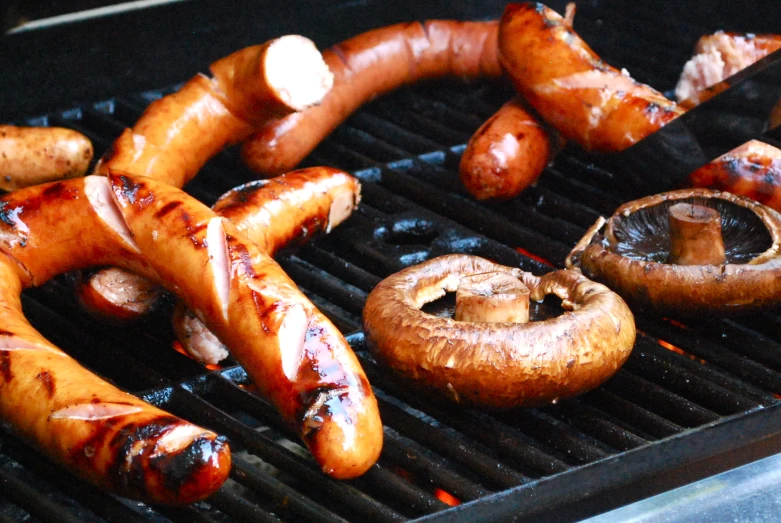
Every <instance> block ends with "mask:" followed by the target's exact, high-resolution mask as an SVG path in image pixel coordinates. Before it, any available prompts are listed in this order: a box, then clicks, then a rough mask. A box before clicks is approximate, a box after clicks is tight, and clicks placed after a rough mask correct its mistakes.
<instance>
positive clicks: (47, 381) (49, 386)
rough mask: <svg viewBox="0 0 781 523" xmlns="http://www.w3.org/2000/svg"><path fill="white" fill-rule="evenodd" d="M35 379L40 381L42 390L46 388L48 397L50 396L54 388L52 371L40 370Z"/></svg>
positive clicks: (52, 394)
mask: <svg viewBox="0 0 781 523" xmlns="http://www.w3.org/2000/svg"><path fill="white" fill-rule="evenodd" d="M35 379H37V380H40V381H41V384H42V385H43V388H44V390H46V394H47V395H48V396H49V398H52V397H53V396H54V389H55V382H54V376H53V375H52V373H51V372H46V371H41V372H39V373H38V375H37V376H36V377H35Z"/></svg>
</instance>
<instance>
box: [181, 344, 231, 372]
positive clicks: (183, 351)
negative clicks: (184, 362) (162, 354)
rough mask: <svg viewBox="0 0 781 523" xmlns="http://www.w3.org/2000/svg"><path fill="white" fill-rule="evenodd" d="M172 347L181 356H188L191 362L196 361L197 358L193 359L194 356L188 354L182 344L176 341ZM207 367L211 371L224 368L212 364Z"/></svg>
mask: <svg viewBox="0 0 781 523" xmlns="http://www.w3.org/2000/svg"><path fill="white" fill-rule="evenodd" d="M171 346H172V347H173V349H174V350H175V351H176V352H178V353H179V354H184V355H185V356H187V357H188V358H190V359H191V360H194V359H195V358H193V357H192V356H191V355H190V354H189V353H188V352H187V351H186V350H184V347H182V344H181V343H179V342H178V341H174V342H173V343H172V344H171ZM205 367H206V368H207V369H209V370H218V369H221V368H222V365H211V364H210V365H205Z"/></svg>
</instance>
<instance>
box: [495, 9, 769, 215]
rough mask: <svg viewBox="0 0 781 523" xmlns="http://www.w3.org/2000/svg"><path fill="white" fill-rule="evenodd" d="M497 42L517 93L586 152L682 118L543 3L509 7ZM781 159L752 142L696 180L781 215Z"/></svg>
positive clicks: (619, 146) (621, 143)
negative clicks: (780, 196)
mask: <svg viewBox="0 0 781 523" xmlns="http://www.w3.org/2000/svg"><path fill="white" fill-rule="evenodd" d="M498 39H499V57H500V60H501V62H502V65H503V66H504V67H505V69H506V71H507V73H508V75H509V76H510V77H511V79H512V81H513V84H514V85H515V86H516V88H517V89H518V90H519V91H520V92H521V93H522V94H524V96H525V97H526V99H527V100H528V101H529V102H530V103H531V105H532V106H533V107H534V108H535V109H536V110H537V111H538V112H539V113H540V115H541V116H542V117H543V118H544V119H545V120H546V121H548V122H549V123H551V124H552V125H553V126H554V127H556V129H558V130H559V131H560V132H561V133H562V134H563V135H564V136H565V137H566V138H568V139H571V140H573V141H575V142H577V143H579V144H580V145H582V146H583V147H584V148H585V149H587V150H594V151H603V152H611V151H620V150H623V149H625V148H626V147H628V146H630V145H632V144H633V143H635V142H636V141H638V140H640V139H642V138H644V137H645V136H647V135H648V134H650V133H652V132H654V131H656V130H657V129H659V128H660V127H662V126H663V125H665V124H666V123H668V122H669V121H671V120H672V119H673V118H676V117H677V116H679V115H680V114H682V113H683V109H682V108H680V107H678V106H677V105H676V104H675V103H673V102H671V101H670V100H667V99H666V98H665V97H664V96H662V95H661V94H660V93H658V92H657V91H655V90H653V89H651V88H650V87H648V86H646V85H642V84H639V83H637V82H635V81H634V80H632V79H631V78H630V77H629V76H628V74H626V72H624V71H618V70H617V69H615V68H613V67H611V66H610V65H608V64H606V63H604V62H602V61H601V60H600V59H599V57H598V56H597V55H596V54H595V53H594V52H593V51H592V50H591V49H590V48H589V47H588V45H586V43H585V42H583V40H581V39H580V37H579V36H578V35H577V34H575V32H574V31H573V30H572V27H571V25H570V24H569V23H568V22H567V21H566V20H565V19H563V18H562V17H561V16H559V15H558V14H557V13H555V12H554V11H552V10H550V9H548V8H547V7H545V6H543V5H542V4H533V3H526V4H510V5H508V6H507V8H506V9H505V12H504V15H503V16H502V19H501V21H500V26H499V37H498ZM762 154H765V156H762ZM779 156H781V151H778V150H776V149H775V148H772V147H770V146H764V144H762V145H757V144H756V143H755V142H752V143H749V144H745V145H743V146H742V147H741V148H738V149H736V150H734V151H731V152H729V153H727V154H725V155H724V156H722V157H720V158H718V159H716V160H714V161H713V162H712V163H711V164H708V165H705V166H703V167H702V168H700V169H699V170H698V171H696V172H694V173H692V174H691V175H690V180H689V181H690V183H691V184H692V185H693V186H695V187H713V188H719V189H722V190H726V191H729V192H731V193H734V194H738V195H745V196H750V197H754V196H756V197H759V198H761V201H764V202H765V203H766V204H767V205H768V206H769V207H773V208H776V209H780V210H781V207H779V203H778V201H779V200H778V197H777V196H776V193H777V192H778V193H779V194H781V191H778V189H776V185H777V184H776V180H778V179H780V178H781V174H779V171H778V166H779V162H778V161H777V159H778V158H779ZM760 172H762V173H763V175H762V176H760V175H759V173H760Z"/></svg>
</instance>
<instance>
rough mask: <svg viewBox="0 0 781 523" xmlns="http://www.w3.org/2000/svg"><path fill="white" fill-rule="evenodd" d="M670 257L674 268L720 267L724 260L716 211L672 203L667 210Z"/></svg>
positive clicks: (718, 218)
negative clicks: (675, 266)
mask: <svg viewBox="0 0 781 523" xmlns="http://www.w3.org/2000/svg"><path fill="white" fill-rule="evenodd" d="M668 212H669V221H670V258H669V262H670V263H674V264H676V265H721V264H723V263H724V262H725V261H726V256H725V253H724V240H723V239H722V235H721V215H720V214H719V212H718V211H717V210H716V209H712V208H710V207H705V206H704V205H695V204H691V203H676V204H675V205H673V206H671V207H670V209H669V211H668Z"/></svg>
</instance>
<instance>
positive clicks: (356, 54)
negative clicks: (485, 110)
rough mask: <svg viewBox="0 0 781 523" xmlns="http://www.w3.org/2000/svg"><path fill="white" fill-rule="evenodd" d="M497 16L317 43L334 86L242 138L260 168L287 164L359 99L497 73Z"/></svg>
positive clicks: (251, 163) (282, 168) (267, 171)
mask: <svg viewBox="0 0 781 523" xmlns="http://www.w3.org/2000/svg"><path fill="white" fill-rule="evenodd" d="M496 31H497V23H496V21H491V22H457V21H452V20H429V21H426V22H422V23H421V22H409V23H402V24H396V25H391V26H388V27H383V28H379V29H374V30H372V31H368V32H366V33H363V34H360V35H358V36H355V37H353V38H350V39H349V40H345V41H344V42H342V43H340V44H337V45H335V46H333V47H332V48H330V49H328V50H326V51H323V59H324V60H325V62H326V63H327V64H328V67H329V68H330V69H331V71H332V72H333V74H334V86H333V88H332V89H331V90H330V91H329V92H328V94H327V95H326V96H325V97H324V98H323V101H322V103H321V104H320V105H317V106H315V107H311V108H309V109H307V110H305V111H302V112H301V113H297V114H292V115H290V116H287V117H285V118H282V119H280V120H271V121H269V122H268V123H266V124H265V125H263V126H262V127H261V128H260V129H258V130H257V131H256V132H255V133H254V134H253V135H252V137H251V138H249V139H248V140H247V141H246V142H245V143H244V145H243V146H242V151H241V154H242V158H243V160H244V162H245V163H246V164H247V166H248V167H249V168H250V169H252V170H253V171H255V172H256V173H258V174H260V175H265V176H266V177H272V176H275V175H277V174H281V173H284V172H287V171H289V170H290V169H293V168H294V167H295V166H296V165H298V164H299V163H300V162H301V160H303V159H304V157H306V155H308V154H309V153H310V152H311V151H312V150H313V149H314V148H315V147H316V146H317V145H318V144H319V143H320V142H321V141H323V139H324V138H325V137H326V136H328V135H329V134H330V133H331V132H332V131H333V130H334V129H336V128H337V127H338V126H339V125H340V124H341V123H342V122H343V121H344V120H346V119H347V117H348V116H350V115H351V114H352V113H353V112H355V111H356V110H357V109H358V108H359V107H360V106H361V105H363V104H364V103H366V102H368V101H369V100H372V99H373V98H375V97H377V96H380V95H382V94H385V93H387V92H389V91H392V90H393V89H397V88H398V87H401V86H402V85H407V84H411V83H414V82H417V81H420V80H423V79H429V78H440V77H443V76H449V75H452V76H457V77H462V78H475V77H480V76H487V77H498V76H501V74H502V70H501V67H500V65H499V61H498V59H497V55H496Z"/></svg>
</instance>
